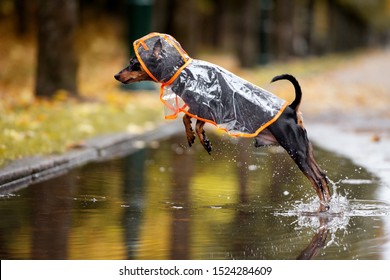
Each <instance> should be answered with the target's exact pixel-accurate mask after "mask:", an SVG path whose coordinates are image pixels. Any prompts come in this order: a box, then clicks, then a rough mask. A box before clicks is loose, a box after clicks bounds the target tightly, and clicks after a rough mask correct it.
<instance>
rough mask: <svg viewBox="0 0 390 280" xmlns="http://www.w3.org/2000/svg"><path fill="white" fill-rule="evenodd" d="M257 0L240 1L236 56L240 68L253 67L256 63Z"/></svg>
mask: <svg viewBox="0 0 390 280" xmlns="http://www.w3.org/2000/svg"><path fill="white" fill-rule="evenodd" d="M258 2H259V1H257V0H244V1H241V5H242V12H241V14H240V17H239V18H238V19H237V20H238V21H239V22H238V29H239V30H238V44H237V48H238V56H239V59H240V64H241V66H242V67H248V68H249V67H254V66H255V65H256V64H257V62H258V54H259V52H258V44H257V43H258V42H257V36H258V33H259V25H260V24H259V6H258Z"/></svg>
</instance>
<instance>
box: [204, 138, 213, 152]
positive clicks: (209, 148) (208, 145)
mask: <svg viewBox="0 0 390 280" xmlns="http://www.w3.org/2000/svg"><path fill="white" fill-rule="evenodd" d="M203 147H204V148H205V150H206V151H207V153H208V154H209V155H211V151H212V150H213V146H212V145H211V142H210V140H209V139H207V138H205V139H204V144H203Z"/></svg>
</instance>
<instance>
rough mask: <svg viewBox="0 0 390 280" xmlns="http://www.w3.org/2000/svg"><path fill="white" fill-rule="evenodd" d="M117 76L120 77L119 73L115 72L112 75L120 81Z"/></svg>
mask: <svg viewBox="0 0 390 280" xmlns="http://www.w3.org/2000/svg"><path fill="white" fill-rule="evenodd" d="M119 77H120V75H119V73H117V74H115V75H114V78H115V79H116V80H117V81H120V80H119Z"/></svg>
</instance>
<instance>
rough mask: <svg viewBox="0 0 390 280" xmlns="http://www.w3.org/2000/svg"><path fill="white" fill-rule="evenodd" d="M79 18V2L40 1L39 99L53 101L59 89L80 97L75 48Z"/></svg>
mask: <svg viewBox="0 0 390 280" xmlns="http://www.w3.org/2000/svg"><path fill="white" fill-rule="evenodd" d="M77 19H78V1H77V0H56V1H44V0H39V1H38V69H37V81H36V89H35V90H36V92H35V94H36V96H39V97H45V98H51V97H53V96H54V95H55V94H56V93H57V92H58V90H65V91H66V92H67V93H68V94H69V95H70V96H74V97H76V96H78V91H77V81H76V77H77V64H78V59H77V57H76V53H75V46H74V43H75V33H76V26H77Z"/></svg>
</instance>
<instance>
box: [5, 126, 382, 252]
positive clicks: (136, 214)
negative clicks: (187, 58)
mask: <svg viewBox="0 0 390 280" xmlns="http://www.w3.org/2000/svg"><path fill="white" fill-rule="evenodd" d="M210 136H211V138H212V142H213V148H214V151H213V153H212V155H211V156H209V155H208V154H207V152H205V151H204V150H203V148H202V147H201V145H200V144H199V143H198V142H197V143H195V145H194V146H193V147H192V148H187V146H186V140H185V136H184V134H183V135H179V136H175V137H172V138H171V139H168V140H166V141H161V142H160V141H153V142H152V143H146V142H145V143H142V145H139V147H138V149H139V150H138V151H137V152H135V153H133V154H131V155H130V156H128V157H126V158H121V159H116V160H112V161H109V162H102V163H93V164H89V165H86V166H83V167H80V168H77V169H74V170H72V171H70V172H69V173H68V174H66V175H63V176H60V177H57V178H54V179H51V180H49V181H45V182H42V183H39V184H35V185H32V186H29V187H27V188H25V189H23V190H20V191H17V192H15V193H13V194H3V195H2V196H0V211H1V213H2V219H1V221H0V232H1V235H0V256H1V258H2V259H296V258H302V259H305V258H306V259H307V258H315V259H389V258H390V246H389V238H390V235H389V234H390V204H389V202H388V201H383V200H381V199H380V197H379V196H378V194H380V192H381V188H382V187H383V184H381V182H380V181H379V180H378V178H375V176H373V175H372V174H371V173H369V172H368V171H366V170H365V169H364V168H362V167H361V166H357V165H355V164H353V163H352V162H351V161H350V160H348V159H346V158H343V157H341V156H338V155H336V154H333V153H329V152H327V151H324V150H321V149H318V148H315V154H316V158H317V160H318V162H319V163H320V165H321V166H322V168H323V169H324V170H326V171H327V174H328V176H329V178H331V179H332V180H333V181H334V182H335V185H336V186H337V187H336V191H337V195H335V197H334V199H333V201H332V205H331V212H330V214H327V215H318V214H317V213H316V210H317V208H318V201H317V200H316V198H315V192H314V190H313V189H312V187H311V186H310V183H309V182H308V180H307V179H306V177H304V176H303V175H302V173H301V172H300V171H299V170H298V168H297V167H296V166H295V164H294V163H293V162H292V160H291V159H290V158H289V157H288V156H287V154H286V153H285V152H284V151H283V150H280V149H278V148H261V149H256V148H254V147H253V143H252V141H249V140H250V139H240V140H239V139H232V138H229V137H224V136H222V137H217V136H212V135H210Z"/></svg>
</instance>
